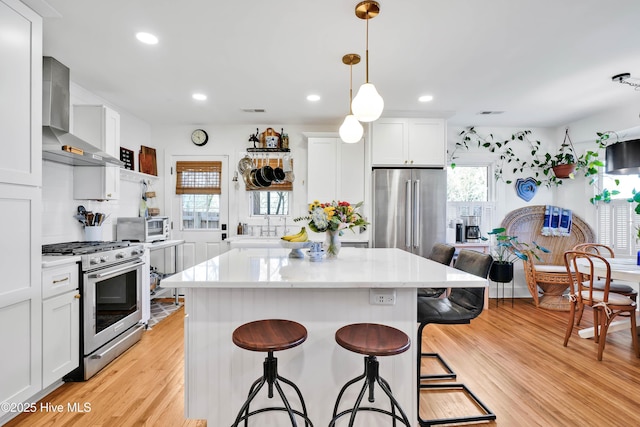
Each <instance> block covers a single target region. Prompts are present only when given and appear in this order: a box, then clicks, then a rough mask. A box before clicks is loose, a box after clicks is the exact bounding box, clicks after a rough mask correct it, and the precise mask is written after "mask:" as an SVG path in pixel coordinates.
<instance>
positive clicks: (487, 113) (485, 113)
mask: <svg viewBox="0 0 640 427" xmlns="http://www.w3.org/2000/svg"><path fill="white" fill-rule="evenodd" d="M502 113H504V111H480V112H479V113H478V114H479V115H481V116H489V115H492V114H502Z"/></svg>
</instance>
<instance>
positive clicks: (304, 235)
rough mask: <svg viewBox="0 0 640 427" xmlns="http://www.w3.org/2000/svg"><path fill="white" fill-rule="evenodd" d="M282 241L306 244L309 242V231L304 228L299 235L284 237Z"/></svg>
mask: <svg viewBox="0 0 640 427" xmlns="http://www.w3.org/2000/svg"><path fill="white" fill-rule="evenodd" d="M281 239H282V240H286V241H287V242H306V241H307V240H309V236H307V229H306V228H305V227H302V229H301V230H300V232H299V233H297V234H289V235H288V236H282V237H281Z"/></svg>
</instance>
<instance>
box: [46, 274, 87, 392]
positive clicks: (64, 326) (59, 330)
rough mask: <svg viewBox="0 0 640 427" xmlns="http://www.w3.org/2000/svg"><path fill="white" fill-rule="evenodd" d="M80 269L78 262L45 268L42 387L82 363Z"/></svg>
mask: <svg viewBox="0 0 640 427" xmlns="http://www.w3.org/2000/svg"><path fill="white" fill-rule="evenodd" d="M79 275H80V269H79V266H78V264H77V263H75V262H71V263H66V264H63V265H56V266H53V267H48V268H43V269H42V298H43V300H42V354H43V358H42V387H43V388H46V387H48V386H50V385H51V384H53V383H54V382H56V381H58V380H60V379H62V377H63V376H65V375H66V374H68V373H69V372H71V371H73V370H74V369H75V368H77V367H78V366H79V363H80V293H79V291H78V283H79Z"/></svg>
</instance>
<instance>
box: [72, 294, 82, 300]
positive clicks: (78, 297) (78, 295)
mask: <svg viewBox="0 0 640 427" xmlns="http://www.w3.org/2000/svg"><path fill="white" fill-rule="evenodd" d="M73 297H74V298H75V299H80V298H81V296H80V294H75V295H74V296H73Z"/></svg>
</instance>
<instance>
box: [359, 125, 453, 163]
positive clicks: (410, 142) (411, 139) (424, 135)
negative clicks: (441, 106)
mask: <svg viewBox="0 0 640 427" xmlns="http://www.w3.org/2000/svg"><path fill="white" fill-rule="evenodd" d="M371 156H372V158H371V163H372V165H373V166H406V167H445V164H446V122H445V120H444V119H424V118H411V119H401V118H381V119H378V120H377V121H375V122H374V123H373V125H372V135H371Z"/></svg>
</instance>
